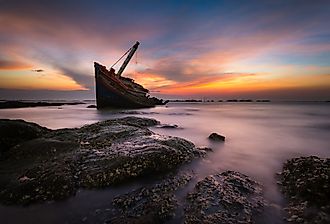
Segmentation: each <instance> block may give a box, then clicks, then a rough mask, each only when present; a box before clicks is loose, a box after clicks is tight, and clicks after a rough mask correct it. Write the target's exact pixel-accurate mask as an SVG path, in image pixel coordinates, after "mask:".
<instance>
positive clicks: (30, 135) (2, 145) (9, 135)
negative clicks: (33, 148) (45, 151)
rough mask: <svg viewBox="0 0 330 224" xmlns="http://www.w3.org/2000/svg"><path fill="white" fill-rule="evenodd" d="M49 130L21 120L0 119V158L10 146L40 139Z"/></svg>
mask: <svg viewBox="0 0 330 224" xmlns="http://www.w3.org/2000/svg"><path fill="white" fill-rule="evenodd" d="M49 131H50V130H49V129H47V128H44V127H41V126H39V125H37V124H35V123H30V122H25V121H23V120H9V119H0V136H1V137H0V157H1V155H2V154H3V153H4V152H5V151H7V150H8V149H9V148H11V147H12V146H15V145H17V144H19V143H21V142H24V141H27V140H31V139H34V138H38V137H41V136H42V135H43V134H46V133H48V132H49Z"/></svg>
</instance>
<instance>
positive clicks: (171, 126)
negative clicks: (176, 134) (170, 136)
mask: <svg viewBox="0 0 330 224" xmlns="http://www.w3.org/2000/svg"><path fill="white" fill-rule="evenodd" d="M158 127H159V128H168V129H172V128H173V129H174V128H178V125H176V124H161V125H158Z"/></svg>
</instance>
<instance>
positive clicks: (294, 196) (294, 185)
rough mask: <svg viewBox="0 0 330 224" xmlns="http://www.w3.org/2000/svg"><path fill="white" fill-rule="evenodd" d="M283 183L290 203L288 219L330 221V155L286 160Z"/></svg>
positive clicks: (307, 221) (311, 221)
mask: <svg viewBox="0 0 330 224" xmlns="http://www.w3.org/2000/svg"><path fill="white" fill-rule="evenodd" d="M278 176H279V182H280V184H279V187H280V188H281V191H282V192H283V193H284V195H285V196H286V197H287V199H288V201H289V203H288V206H287V208H285V211H286V212H287V221H288V222H294V223H330V203H329V198H330V182H329V180H330V159H329V158H327V159H321V158H319V157H316V156H310V157H300V158H294V159H290V160H288V161H286V162H285V163H284V165H283V170H282V172H281V173H279V175H278Z"/></svg>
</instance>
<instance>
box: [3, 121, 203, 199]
mask: <svg viewBox="0 0 330 224" xmlns="http://www.w3.org/2000/svg"><path fill="white" fill-rule="evenodd" d="M6 122H7V123H10V125H18V126H19V127H21V126H23V127H26V130H29V128H32V130H33V131H32V133H33V135H32V136H31V137H30V138H28V139H23V140H24V141H23V140H22V141H21V142H19V141H17V143H19V144H16V145H15V146H12V147H10V146H11V145H12V144H13V143H11V144H7V145H8V146H7V148H8V147H10V148H9V149H8V150H6V151H5V152H4V154H3V156H2V157H1V159H0V201H1V203H3V204H29V203H32V202H39V201H48V200H59V199H64V198H67V197H69V196H71V195H74V194H75V192H76V191H77V189H78V188H80V187H85V188H99V187H105V186H110V185H115V184H120V183H123V182H127V181H129V180H131V179H132V178H136V177H141V176H146V175H148V174H155V173H166V172H169V171H171V170H173V169H176V168H177V167H178V166H180V165H181V164H183V163H185V162H188V161H191V160H192V159H193V158H195V157H199V156H200V155H201V152H200V151H199V150H198V149H196V147H195V146H194V144H193V143H191V142H189V141H186V140H184V139H181V138H176V137H168V136H162V135H158V134H155V133H153V132H152V131H150V130H149V129H148V128H147V127H148V126H153V125H156V124H159V122H158V121H156V120H154V119H147V118H137V117H125V118H121V119H114V120H107V121H102V122H99V123H95V124H92V125H86V126H83V127H82V128H73V129H58V130H48V129H46V128H43V127H40V126H38V125H36V124H32V123H27V122H24V121H9V120H7V121H5V123H6ZM22 130H25V129H24V128H22ZM22 136H26V135H25V134H24V135H22ZM14 137H15V136H14ZM0 138H1V141H2V142H6V141H7V140H6V138H3V137H2V136H1V137H0ZM12 142H15V141H12Z"/></svg>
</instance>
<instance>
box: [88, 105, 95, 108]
mask: <svg viewBox="0 0 330 224" xmlns="http://www.w3.org/2000/svg"><path fill="white" fill-rule="evenodd" d="M87 108H97V106H96V105H88V106H87Z"/></svg>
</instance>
